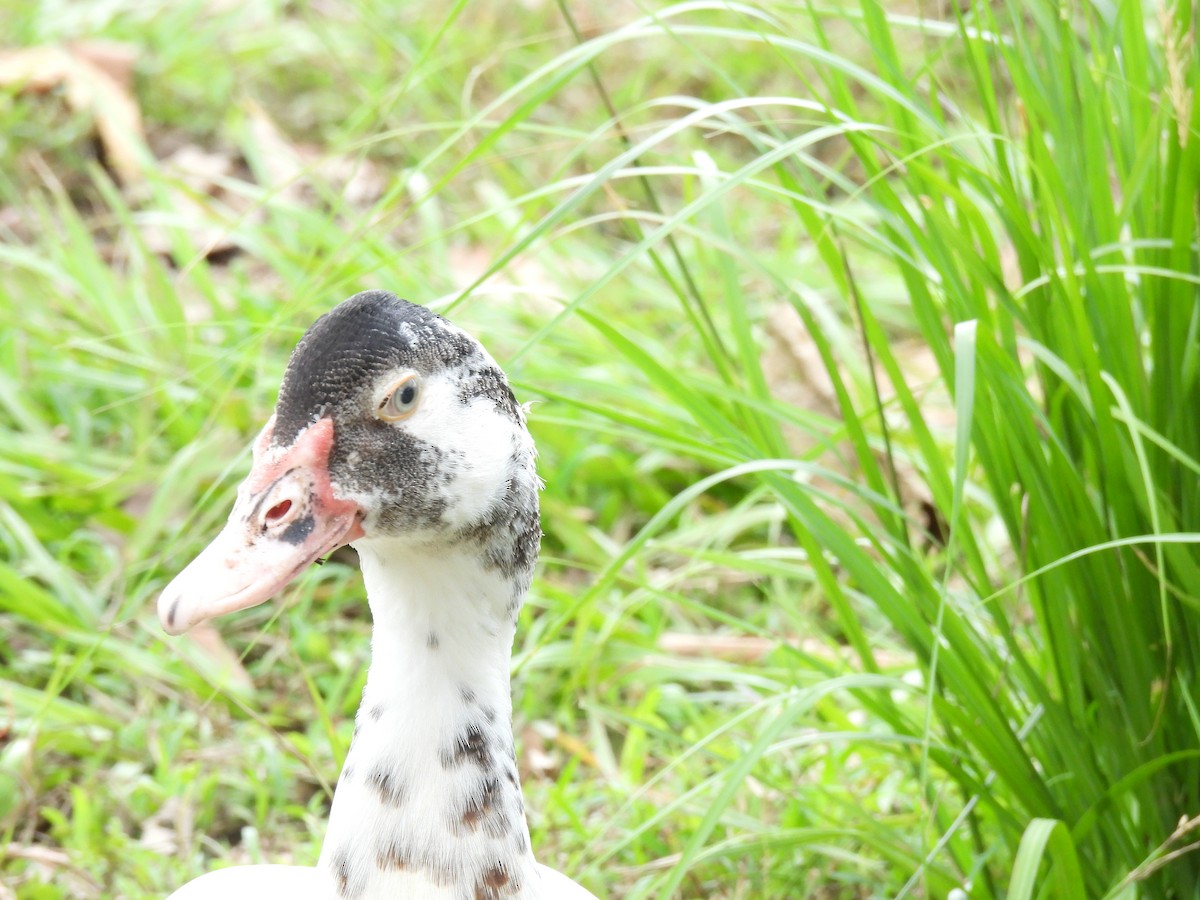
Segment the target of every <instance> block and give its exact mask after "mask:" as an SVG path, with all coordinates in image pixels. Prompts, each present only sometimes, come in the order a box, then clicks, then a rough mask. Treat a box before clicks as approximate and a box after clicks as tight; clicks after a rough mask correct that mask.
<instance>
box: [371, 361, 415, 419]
mask: <svg viewBox="0 0 1200 900" xmlns="http://www.w3.org/2000/svg"><path fill="white" fill-rule="evenodd" d="M420 396H421V379H420V377H418V376H417V374H416V373H415V372H410V373H409V374H407V375H405V376H404V377H403V378H400V379H398V380H397V381H395V382H393V383H392V385H391V386H390V387H388V389H387V390H386V391H384V392H383V399H382V400H380V401H379V405H378V406H377V407H376V408H375V417H376V418H377V419H383V421H385V422H399V421H400V420H401V419H406V418H408V417H409V416H410V415H412V412H413V410H415V409H416V408H417V400H418V399H419V398H420Z"/></svg>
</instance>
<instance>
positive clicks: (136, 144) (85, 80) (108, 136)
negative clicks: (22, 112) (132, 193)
mask: <svg viewBox="0 0 1200 900" xmlns="http://www.w3.org/2000/svg"><path fill="white" fill-rule="evenodd" d="M121 46H122V45H119V44H114V43H112V42H110V41H95V42H93V41H88V42H83V43H78V44H72V45H70V46H67V47H57V46H43V47H25V48H22V49H19V50H4V51H0V86H4V87H11V88H18V89H21V90H26V91H35V92H38V93H44V92H46V91H49V90H53V89H55V88H60V87H61V88H62V89H63V94H64V96H65V97H66V100H67V105H68V106H70V107H71V109H73V110H75V111H76V112H82V113H88V114H90V115H91V116H92V118H93V120H94V121H95V123H96V132H97V134H98V135H99V138H100V143H101V145H102V146H103V147H104V154H105V158H106V159H107V160H108V163H109V165H110V166H111V167H112V170H113V172H114V174H115V175H116V177H117V179H118V180H120V181H121V182H122V183H123V184H127V185H128V184H135V183H137V182H139V181H141V180H142V159H143V158H145V157H146V156H147V150H146V135H145V132H144V130H143V128H142V113H141V110H140V109H139V108H138V105H137V102H136V101H135V100H134V99H133V97H132V95H131V94H130V91H129V86H130V85H131V84H132V66H133V57H132V53H133V51H132V50H128V51H125V50H121V49H118V48H121Z"/></svg>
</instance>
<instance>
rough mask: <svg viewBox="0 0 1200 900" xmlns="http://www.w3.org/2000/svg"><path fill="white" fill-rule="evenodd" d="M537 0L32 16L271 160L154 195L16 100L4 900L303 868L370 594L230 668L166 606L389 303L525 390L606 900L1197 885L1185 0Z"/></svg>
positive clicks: (35, 34)
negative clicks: (327, 338)
mask: <svg viewBox="0 0 1200 900" xmlns="http://www.w3.org/2000/svg"><path fill="white" fill-rule="evenodd" d="M285 7H286V8H285ZM522 9H523V13H522V15H521V16H512V15H511V14H510V12H509V10H508V6H507V4H490V3H486V2H479V3H472V4H465V3H459V4H455V5H453V6H452V7H450V8H449V9H445V8H443V6H441V5H437V4H411V5H410V4H404V5H401V4H391V3H387V2H383V0H379V2H371V0H360V2H356V3H354V4H349V5H347V6H346V7H345V8H344V9H342V10H340V11H332V10H330V9H325V8H323V7H320V6H319V5H312V6H311V7H310V6H309V5H306V4H300V5H297V6H295V7H294V8H293V6H291V5H283V6H280V7H279V8H275V7H273V6H270V5H262V6H260V7H259V6H254V5H246V6H244V7H232V6H229V7H225V6H222V7H221V8H219V9H218V8H216V7H214V8H213V9H212V10H211V11H209V12H210V13H211V14H209V15H206V17H205V18H204V21H203V22H202V23H200V22H198V21H197V20H196V13H195V10H194V9H192V8H191V6H190V5H180V4H163V5H161V6H158V5H153V4H151V5H145V4H133V3H132V2H130V3H128V4H124V3H122V2H119V0H118V2H115V3H112V4H107V5H105V7H104V8H103V9H100V8H99V7H97V8H96V9H95V10H93V11H92V12H90V13H89V14H88V15H86V16H84V15H82V14H80V15H78V17H77V18H73V17H72V16H69V15H65V14H64V15H62V16H47V15H43V14H41V13H37V12H36V11H30V10H29V9H26V8H25V7H24V6H21V9H20V10H17V9H16V8H15V7H14V9H13V10H12V16H11V21H12V22H13V23H14V24H13V37H12V40H13V41H15V42H23V43H27V44H36V43H42V42H47V41H60V40H68V39H72V38H77V37H81V36H96V35H97V34H99V35H102V36H109V37H117V38H120V39H122V40H125V41H129V42H133V43H134V44H135V45H136V46H137V47H139V48H140V49H141V52H142V53H143V54H144V56H145V61H144V63H143V66H144V71H143V73H142V74H143V77H142V80H141V81H140V82H139V87H138V97H139V100H140V101H141V102H142V106H143V109H144V111H145V114H146V116H147V120H148V128H149V129H150V130H151V134H152V136H153V135H154V129H155V128H159V129H161V130H162V131H163V132H164V133H166V134H167V135H168V138H169V139H168V138H162V139H161V140H160V144H163V145H165V144H169V143H171V142H175V143H178V142H179V141H180V140H181V139H186V140H190V141H196V142H200V143H203V144H206V145H211V146H216V147H219V148H222V149H223V151H224V152H226V153H229V154H232V155H233V156H234V157H236V162H237V164H236V165H235V166H232V167H231V168H230V170H229V172H228V173H226V174H224V175H222V176H221V178H220V179H219V182H220V183H219V187H220V192H218V191H217V190H215V189H213V190H211V191H210V192H209V193H207V194H206V193H205V192H203V191H197V190H196V188H195V187H194V183H193V182H187V181H185V180H184V179H181V178H180V176H179V175H178V174H177V173H174V172H172V171H171V170H170V168H169V167H168V166H166V165H160V164H158V163H156V162H154V160H153V159H152V158H151V156H150V154H149V153H147V160H146V162H145V164H146V166H147V173H146V184H144V185H142V186H141V189H140V191H138V192H130V191H122V190H121V189H119V187H118V186H116V185H114V184H113V182H112V181H111V179H110V178H109V177H108V175H107V173H106V172H105V171H104V170H103V169H102V168H101V167H100V166H99V165H97V164H95V163H92V164H88V163H87V162H86V161H85V162H82V163H81V162H79V161H78V160H76V159H75V157H74V156H73V155H72V153H68V152H66V151H64V149H63V147H62V146H61V145H60V143H61V142H60V143H55V142H54V141H50V140H49V138H46V137H45V134H48V133H54V134H58V135H59V136H60V137H62V135H63V134H67V133H69V132H51V131H48V130H47V129H46V128H44V127H43V125H44V123H43V122H41V121H40V120H39V119H38V118H37V116H45V115H47V114H46V113H44V112H39V111H36V110H35V109H34V108H33V107H31V106H29V105H28V100H27V99H26V98H18V97H16V96H15V95H14V96H13V97H8V96H7V95H6V99H5V103H4V105H3V106H0V127H2V128H3V129H4V130H5V133H8V134H12V135H14V146H18V148H19V150H20V152H18V151H16V150H13V151H11V152H10V149H9V148H4V147H0V152H3V153H6V154H10V155H11V157H12V158H11V159H9V158H8V157H5V162H6V166H5V169H6V170H8V171H11V172H14V173H17V174H14V175H11V176H10V175H5V176H2V177H0V199H2V202H3V204H4V207H5V210H17V211H18V213H14V214H12V215H9V214H7V213H6V215H5V217H4V218H2V219H0V223H3V228H4V229H5V231H4V235H5V238H6V240H5V242H4V243H3V244H2V245H0V262H2V263H3V265H2V266H0V316H2V322H3V325H4V328H3V331H2V332H0V427H2V428H3V429H4V440H3V441H0V624H2V627H3V628H4V629H5V633H6V636H7V645H8V646H7V647H6V648H5V650H4V652H3V653H0V699H2V700H3V708H4V709H6V710H8V711H9V715H8V719H7V722H8V724H7V725H5V726H4V727H5V728H6V729H7V730H6V731H5V741H6V743H5V744H4V745H3V747H0V829H2V834H3V838H4V840H0V847H3V846H5V845H7V847H8V851H7V856H6V857H5V859H4V861H3V862H2V863H0V873H2V874H3V877H4V878H5V879H6V880H11V881H12V883H13V884H14V885H16V886H17V887H18V888H20V889H21V890H25V891H27V892H29V894H28V895H29V896H37V897H62V896H131V897H138V896H158V895H161V894H162V893H163V892H164V890H166V889H169V888H170V887H172V886H174V885H175V884H177V883H178V882H179V881H181V880H182V879H183V878H185V877H187V876H189V875H194V874H196V873H198V872H199V871H202V870H203V869H205V868H209V867H211V866H212V865H214V864H224V863H226V862H231V861H232V862H240V861H247V860H256V859H258V858H260V857H265V858H268V859H272V860H279V859H281V858H282V857H285V856H286V857H291V858H293V859H295V860H296V861H298V862H312V861H313V860H314V859H315V857H316V850H317V848H318V847H319V842H320V836H321V830H322V823H323V821H324V816H325V813H326V811H327V807H328V800H329V793H330V786H329V785H330V781H331V779H332V777H333V774H334V773H335V772H336V769H337V765H338V762H339V760H340V759H341V757H342V756H343V755H344V753H345V749H346V746H347V744H348V741H349V738H350V733H351V728H352V723H351V722H350V716H351V715H352V713H353V710H354V708H355V704H356V702H357V699H358V696H359V693H360V691H361V687H362V678H363V676H364V674H365V661H366V654H367V645H366V641H367V633H368V629H369V623H367V622H366V620H365V618H364V616H363V612H362V603H361V599H360V598H359V597H358V596H357V591H358V588H357V586H356V585H357V582H356V580H355V578H354V576H353V574H352V573H351V572H350V571H348V569H347V567H346V566H345V565H341V564H338V560H335V561H334V562H333V564H331V565H328V566H326V567H324V568H323V569H322V570H321V571H320V574H319V575H315V576H309V577H308V578H307V579H304V580H303V581H302V583H301V584H300V585H299V586H298V587H297V588H296V589H295V590H294V592H293V593H292V594H291V595H289V602H288V603H286V604H279V605H275V606H266V607H262V608H259V609H257V610H256V611H254V612H250V613H247V614H245V615H244V616H242V617H240V618H239V619H238V620H236V622H230V623H229V624H228V627H226V625H225V624H224V623H223V624H222V633H223V634H224V635H225V640H226V641H228V645H226V644H223V643H221V642H219V641H217V642H216V643H214V642H213V640H212V639H211V638H210V639H209V641H208V642H207V643H201V642H191V641H176V642H167V641H165V640H164V639H163V638H162V637H161V636H160V634H159V632H158V630H157V628H156V625H155V624H154V622H153V617H152V614H151V613H150V611H149V610H150V607H151V605H152V600H153V597H154V595H155V593H156V591H157V590H158V589H159V588H161V587H162V585H163V584H164V583H165V581H166V579H167V578H168V577H169V576H170V575H171V574H172V573H173V572H174V571H176V570H177V569H178V567H179V566H180V565H181V564H182V563H184V562H185V561H186V559H187V558H189V557H188V555H189V554H190V553H192V552H194V551H196V550H197V549H198V548H199V547H200V545H201V544H202V543H203V541H204V538H205V537H206V536H208V535H210V534H212V533H213V531H214V530H215V528H216V527H217V525H218V523H219V521H220V517H221V516H222V515H224V510H225V509H227V508H228V503H229V500H230V498H231V496H232V492H233V488H234V486H235V484H236V483H237V481H238V478H239V473H240V472H241V471H242V470H243V469H244V464H245V458H244V456H239V452H240V450H241V448H243V447H244V446H245V444H246V442H247V441H248V439H249V437H250V436H251V435H252V434H253V432H254V431H255V429H256V428H257V427H258V425H259V424H260V423H261V421H262V420H263V419H264V418H265V416H266V415H267V414H269V409H270V406H271V404H272V402H273V400H274V396H273V391H274V389H275V386H276V384H277V380H278V377H279V373H280V372H281V371H282V365H283V361H284V359H285V358H286V354H287V352H288V350H289V349H290V346H291V345H292V344H293V343H294V342H295V340H296V338H297V337H298V336H299V334H300V333H301V332H302V329H303V328H304V327H305V326H306V325H307V324H308V323H309V322H311V321H312V319H313V318H314V317H315V316H316V315H317V314H319V313H320V312H322V311H324V310H325V309H327V308H328V307H329V306H330V305H331V304H332V303H334V302H336V301H337V300H338V299H341V298H342V297H344V296H346V295H348V294H349V293H351V292H352V291H354V290H358V289H362V288H367V287H385V288H389V289H392V290H395V291H397V292H398V293H400V294H401V295H403V296H406V297H409V298H410V299H413V300H419V301H424V302H429V303H431V304H433V305H435V306H436V307H437V308H438V309H439V310H442V311H445V312H447V314H448V315H451V316H452V317H453V318H454V319H455V321H456V322H459V323H461V324H462V325H464V327H467V328H469V329H471V330H472V331H474V332H476V333H477V334H480V336H481V337H483V338H484V339H485V341H486V342H487V343H488V345H489V347H491V348H492V349H493V351H494V352H495V354H496V356H497V357H498V358H499V359H500V361H501V363H502V364H503V365H504V366H505V368H506V369H507V370H508V371H509V373H510V374H511V375H512V377H513V379H514V381H515V383H516V384H517V386H518V388H519V393H521V395H522V397H523V399H534V400H536V401H537V402H535V403H534V404H533V406H532V411H531V427H532V428H533V429H534V431H535V438H536V440H537V442H538V445H539V448H540V452H541V463H540V465H541V470H542V473H543V475H544V476H545V478H546V480H547V487H546V491H545V495H544V503H543V510H544V519H545V521H544V528H545V531H546V536H545V540H544V545H543V568H542V572H541V574H540V575H539V578H538V580H537V582H536V584H535V588H534V591H533V596H532V598H531V602H530V604H529V607H528V609H527V610H526V612H525V613H524V620H523V622H522V626H521V629H520V636H519V637H518V643H517V647H516V648H515V656H514V665H515V673H516V674H515V678H514V706H515V715H516V719H517V726H518V727H517V732H518V734H519V735H520V738H519V740H520V743H521V745H522V747H521V758H522V761H523V765H524V768H525V770H526V771H525V779H524V780H525V783H526V790H527V794H528V805H529V809H530V816H531V828H532V831H533V840H534V845H535V847H537V848H539V852H540V854H541V856H542V858H544V859H545V860H546V861H548V862H551V863H554V864H556V865H557V866H558V867H560V868H563V869H564V870H566V871H569V872H570V873H572V874H573V875H575V876H577V877H578V878H579V880H580V881H582V882H583V883H585V884H586V885H588V886H589V887H590V888H592V889H593V890H594V891H595V892H596V893H597V894H598V895H599V896H605V897H609V896H611V897H629V898H647V897H657V898H663V900H666V898H671V897H677V896H682V897H802V896H837V897H866V896H872V897H874V896H889V897H919V896H925V897H943V896H948V895H950V894H951V892H954V891H962V892H965V893H966V894H967V895H968V896H971V897H978V898H993V897H995V898H999V897H1011V898H1022V897H1032V896H1034V895H1035V894H1036V895H1039V896H1064V897H1122V898H1133V897H1147V898H1157V897H1180V898H1182V897H1191V896H1194V895H1195V894H1196V893H1197V891H1200V875H1198V874H1197V873H1200V866H1197V865H1196V861H1195V860H1196V856H1195V852H1194V851H1195V850H1196V849H1197V842H1198V841H1200V696H1197V689H1196V685H1197V683H1198V681H1197V678H1198V675H1200V673H1198V672H1197V664H1198V659H1197V654H1198V653H1200V616H1198V614H1200V609H1198V606H1200V560H1198V558H1197V554H1196V544H1197V543H1198V542H1200V525H1198V524H1197V522H1198V518H1197V516H1198V513H1200V429H1198V428H1197V425H1196V412H1197V410H1198V409H1200V385H1198V384H1197V378H1198V365H1200V295H1198V293H1197V288H1198V286H1200V276H1198V275H1197V272H1200V266H1198V259H1197V256H1198V249H1197V240H1198V235H1197V215H1198V208H1197V184H1196V182H1197V178H1198V177H1200V158H1198V151H1197V141H1200V133H1198V131H1197V127H1196V125H1197V115H1198V114H1197V104H1196V96H1195V90H1194V86H1195V84H1196V82H1197V72H1198V64H1197V59H1196V51H1195V46H1194V39H1193V37H1192V35H1193V32H1194V27H1195V23H1194V22H1193V20H1192V17H1191V15H1192V10H1191V6H1190V5H1188V4H1186V3H1182V2H1167V3H1163V4H1161V5H1158V6H1151V5H1149V4H1144V3H1141V2H1136V0H1125V2H1120V3H1113V4H1107V3H1094V4H1092V3H1084V2H1078V3H1069V4H1061V3H1057V2H1051V0H1030V2H1021V3H1018V2H1010V3H1007V4H1006V3H1003V2H993V3H987V2H982V0H974V2H967V3H957V4H953V3H947V4H940V3H924V4H921V3H918V4H915V5H914V6H913V7H912V8H909V7H907V6H905V7H904V8H901V7H900V6H899V5H897V4H891V3H883V2H877V0H876V2H871V0H864V2H861V3H859V4H857V5H855V4H850V3H845V4H843V3H836V4H831V5H817V4H813V3H762V4H751V3H739V2H732V0H686V2H679V3H667V4H643V5H630V6H628V7H625V6H622V5H620V4H613V5H611V6H606V7H604V8H603V9H601V8H599V7H596V8H593V7H591V6H588V7H587V8H586V9H585V8H584V6H583V5H576V4H570V3H566V2H562V3H558V4H527V5H524V6H523V7H522ZM2 11H3V5H2V4H0V12H2ZM18 12H19V15H18ZM217 57H219V58H221V59H223V60H225V61H226V63H227V66H228V68H227V69H224V68H222V69H221V70H220V72H215V71H214V70H213V67H212V66H211V65H210V63H209V61H210V60H212V59H214V58H217ZM347 98H352V102H351V101H348V99H347ZM234 101H241V102H234ZM251 101H252V102H251ZM262 109H266V110H268V111H269V112H270V113H271V114H273V115H274V116H275V119H276V124H277V126H278V130H279V131H280V132H282V133H289V132H290V133H292V134H294V135H298V136H302V137H303V140H304V142H306V143H310V144H312V145H314V147H315V149H314V148H313V147H309V148H308V149H307V151H306V153H307V155H301V154H296V156H295V158H292V157H288V161H287V164H286V165H284V166H282V167H281V165H280V162H279V159H278V157H279V155H280V150H279V146H278V145H279V143H280V139H279V138H278V136H276V137H275V138H271V139H267V138H264V137H263V135H264V133H265V131H266V129H265V127H264V124H263V121H262V119H261V116H259V114H258V113H256V112H255V110H262ZM256 116H257V117H258V118H256ZM73 127H75V128H77V129H80V130H84V131H86V129H85V128H83V127H82V126H80V125H79V123H77V122H76V123H73ZM39 141H40V142H41V143H39ZM153 143H154V142H153V141H152V144H153ZM72 146H73V145H72ZM20 148H24V149H20ZM77 149H78V148H77V147H76V151H77ZM72 152H75V151H72ZM31 155H32V158H33V159H34V162H33V163H30V162H29V159H30V157H31ZM347 160H350V161H352V162H354V163H357V164H360V165H367V164H370V165H372V166H374V167H375V168H376V170H381V171H384V172H385V173H386V175H385V176H384V177H382V178H381V179H380V182H381V183H380V185H379V187H378V190H377V191H375V192H374V193H370V192H368V194H369V197H368V199H366V200H362V199H359V200H352V199H350V192H348V191H346V190H343V188H344V185H342V184H339V183H338V182H337V178H336V177H335V176H334V175H331V174H329V173H330V172H332V171H334V170H335V167H331V166H328V165H326V164H328V163H330V162H338V163H339V164H343V165H344V163H345V162H346V161H347ZM281 168H282V169H284V170H285V171H286V175H285V176H281V175H280V174H279V173H280V170H281ZM21 173H24V174H21ZM22 179H24V180H22ZM181 194H185V195H187V197H188V202H187V203H186V204H185V203H181V202H180V201H179V199H178V198H179V197H180V195H181ZM218 197H220V198H222V199H220V200H218V199H217V198H218ZM196 207H199V208H201V209H202V210H203V212H204V215H205V216H206V218H205V220H204V221H205V224H206V227H207V228H208V229H209V230H208V231H206V232H204V234H206V235H211V233H212V232H211V229H212V228H213V227H215V228H216V229H217V231H218V232H219V234H220V236H221V238H222V240H223V241H228V242H229V243H230V244H232V245H233V246H234V247H235V248H236V250H235V252H231V253H229V254H226V256H225V257H221V258H218V257H217V256H215V255H213V254H211V253H209V252H208V251H209V249H211V245H210V246H208V247H206V241H208V240H209V238H207V237H205V238H202V237H198V236H197V232H196V230H195V228H194V227H192V221H191V219H190V218H189V217H192V216H195V215H196ZM151 226H152V227H154V228H157V229H159V231H160V232H162V233H165V234H166V235H167V236H168V238H169V246H170V249H169V250H164V248H163V247H162V246H161V243H154V242H152V241H150V240H149V239H148V238H147V237H146V234H147V229H148V227H151ZM30 298H36V301H35V300H31V299H30ZM29 848H34V850H30V849H29ZM34 851H36V852H34ZM55 853H60V854H61V857H60V856H54V854H55ZM47 859H50V860H51V862H50V863H47V862H46V860H47ZM22 896H24V894H22ZM956 896H957V895H956Z"/></svg>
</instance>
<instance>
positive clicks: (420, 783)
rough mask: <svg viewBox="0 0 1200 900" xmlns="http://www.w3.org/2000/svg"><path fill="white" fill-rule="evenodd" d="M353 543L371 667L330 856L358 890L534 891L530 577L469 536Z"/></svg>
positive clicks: (342, 888)
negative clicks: (447, 540)
mask: <svg viewBox="0 0 1200 900" xmlns="http://www.w3.org/2000/svg"><path fill="white" fill-rule="evenodd" d="M357 549H358V551H359V556H360V559H361V562H362V572H363V579H364V581H365V582H366V587H367V595H368V597H369V602H370V605H371V613H372V616H373V618H374V632H373V636H372V641H371V669H370V673H369V674H368V676H367V684H366V687H365V689H364V690H363V699H362V704H361V706H360V707H359V710H358V716H357V719H356V723H355V728H354V739H353V741H352V743H351V747H350V752H349V754H348V755H347V757H346V763H345V766H344V767H343V770H342V774H341V777H340V779H339V780H338V786H337V791H336V792H335V795H334V800H333V808H332V810H331V812H330V818H329V830H328V832H327V834H326V837H325V844H324V846H323V848H322V852H321V863H320V865H321V868H322V869H324V870H325V871H326V872H328V873H330V874H331V875H332V877H333V882H334V886H335V888H336V890H337V891H338V896H340V897H346V898H354V900H374V898H376V897H383V896H387V897H394V896H409V893H406V892H411V895H412V896H420V897H422V898H424V897H429V898H442V897H445V898H458V897H470V898H475V897H479V898H502V897H503V898H511V897H524V896H528V895H529V893H530V891H532V888H531V887H530V885H531V884H532V883H533V881H534V879H535V878H536V877H537V876H536V871H535V868H534V861H533V855H532V852H531V851H530V846H529V831H528V827H527V825H526V823H525V812H524V803H523V802H522V797H521V787H520V781H519V778H518V774H517V766H516V758H515V754H514V752H513V735H512V700H511V697H510V695H509V666H510V661H511V652H512V640H513V633H514V628H515V616H516V610H517V609H518V608H519V606H520V601H521V599H522V598H523V595H524V593H525V589H526V587H527V586H528V578H527V577H518V578H515V579H514V578H509V577H504V575H503V574H502V573H501V572H499V571H497V570H496V569H495V568H493V567H489V565H488V563H487V560H486V557H482V556H480V555H479V554H478V553H471V552H469V548H465V547H459V548H450V549H449V550H447V549H445V548H438V549H437V550H436V552H433V551H432V550H431V548H428V547H425V548H417V549H416V550H415V551H414V550H413V549H412V548H407V547H405V546H403V545H401V544H398V543H389V542H386V541H379V540H372V541H363V542H361V543H360V544H358V545H357Z"/></svg>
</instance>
